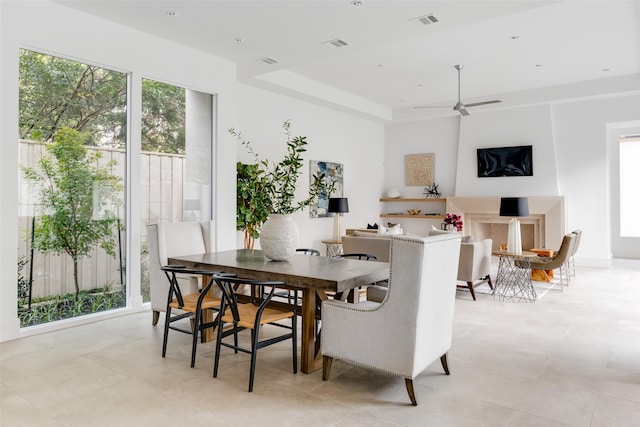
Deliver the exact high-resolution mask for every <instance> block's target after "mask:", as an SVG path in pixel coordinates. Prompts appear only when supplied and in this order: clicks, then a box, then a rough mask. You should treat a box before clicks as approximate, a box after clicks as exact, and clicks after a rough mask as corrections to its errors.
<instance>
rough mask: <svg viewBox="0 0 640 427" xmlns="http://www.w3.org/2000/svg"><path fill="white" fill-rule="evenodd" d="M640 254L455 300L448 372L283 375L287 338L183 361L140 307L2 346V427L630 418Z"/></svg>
mask: <svg viewBox="0 0 640 427" xmlns="http://www.w3.org/2000/svg"><path fill="white" fill-rule="evenodd" d="M638 273H640V260H633V261H632V260H620V259H618V260H615V261H614V266H613V268H611V269H592V268H585V267H582V268H581V267H578V272H577V277H576V278H575V279H573V280H572V282H571V285H570V286H569V288H568V289H565V291H564V293H560V292H559V291H555V290H551V291H549V292H548V293H547V294H546V295H545V296H544V297H543V298H542V299H541V300H539V301H538V302H536V303H534V304H527V303H512V302H504V303H502V302H497V301H494V300H493V299H492V298H491V297H490V296H489V295H478V301H475V302H474V301H472V300H471V297H470V295H469V294H468V293H467V292H466V291H459V292H458V293H457V299H456V315H455V325H454V342H453V346H452V349H451V351H450V353H449V356H450V357H449V363H450V368H451V375H450V376H445V375H443V373H442V371H441V367H440V363H439V362H436V363H434V364H433V365H432V366H430V367H429V368H428V369H427V370H425V371H424V373H423V374H422V375H420V376H419V377H418V378H417V379H416V380H415V381H414V384H415V387H416V395H417V397H418V402H419V405H418V406H417V407H412V406H410V404H409V400H408V398H407V396H406V391H405V386H404V381H403V380H402V379H401V378H394V377H387V376H383V375H380V374H377V373H374V372H371V371H368V370H364V369H360V368H356V367H351V366H348V365H346V364H344V363H341V362H339V361H336V362H334V365H333V370H332V375H331V379H330V380H329V381H326V382H323V381H322V378H321V372H320V371H318V372H315V373H314V374H312V375H304V374H297V375H293V374H292V373H291V359H290V353H289V349H290V343H289V342H285V343H281V344H278V345H276V346H273V347H269V348H266V349H263V350H262V351H261V352H260V354H259V358H258V367H257V375H256V382H255V388H254V392H253V393H247V391H246V389H247V383H248V370H249V367H248V360H249V358H248V356H247V355H244V354H238V355H234V354H233V352H231V351H230V350H227V351H226V352H225V354H224V355H223V358H222V360H221V366H220V375H219V377H218V378H217V379H214V378H212V376H211V375H212V374H211V371H212V365H213V345H212V344H204V345H200V346H199V351H198V359H197V363H196V368H195V369H191V368H189V353H190V349H189V337H188V336H186V335H183V334H178V333H173V334H172V335H171V337H170V341H169V351H168V354H167V358H165V359H162V358H161V357H160V349H161V343H162V329H161V328H159V327H156V328H154V327H151V313H150V312H147V313H139V314H133V315H128V316H125V317H121V318H117V319H112V320H106V321H101V322H97V323H94V324H90V325H84V326H79V327H74V328H69V329H66V330H61V331H57V332H52V333H47V334H42V335H38V336H33V337H29V338H24V339H21V340H15V341H10V342H6V343H3V344H1V345H0V354H1V356H0V362H1V389H0V394H1V398H2V406H1V408H0V410H1V412H0V425H2V426H42V427H44V426H83V427H84V426H164V425H168V424H170V422H171V420H176V424H177V423H178V422H179V423H180V424H182V425H189V426H218V425H219V426H251V425H260V426H275V425H277V426H564V425H572V426H615V427H620V426H636V427H637V426H640V280H639V274H638Z"/></svg>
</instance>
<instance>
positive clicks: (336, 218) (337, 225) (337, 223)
mask: <svg viewBox="0 0 640 427" xmlns="http://www.w3.org/2000/svg"><path fill="white" fill-rule="evenodd" d="M333 241H334V242H341V241H342V214H341V213H334V214H333Z"/></svg>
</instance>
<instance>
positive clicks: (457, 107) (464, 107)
mask: <svg viewBox="0 0 640 427" xmlns="http://www.w3.org/2000/svg"><path fill="white" fill-rule="evenodd" d="M454 67H455V69H456V70H458V102H456V105H454V106H453V110H454V111H457V112H459V113H460V114H461V115H463V116H468V115H469V112H468V111H467V108H469V107H477V106H478V105H487V104H496V103H498V102H502V101H499V100H497V99H494V100H492V101H482V102H473V103H471V104H463V103H462V101H460V70H462V68H463V66H462V65H460V64H458V65H455V66H454ZM414 108H451V107H450V106H449V105H427V106H417V107H414Z"/></svg>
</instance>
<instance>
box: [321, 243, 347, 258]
mask: <svg viewBox="0 0 640 427" xmlns="http://www.w3.org/2000/svg"><path fill="white" fill-rule="evenodd" d="M322 243H324V244H325V245H326V251H327V256H328V257H336V256H339V255H342V242H341V241H336V240H323V241H322Z"/></svg>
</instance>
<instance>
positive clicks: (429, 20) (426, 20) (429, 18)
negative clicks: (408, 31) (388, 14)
mask: <svg viewBox="0 0 640 427" xmlns="http://www.w3.org/2000/svg"><path fill="white" fill-rule="evenodd" d="M409 21H417V22H419V23H421V24H422V25H431V24H435V23H436V22H439V21H440V18H438V17H437V16H436V15H434V14H433V13H428V14H426V15H422V16H418V17H416V18H411V19H410V20H409Z"/></svg>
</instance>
